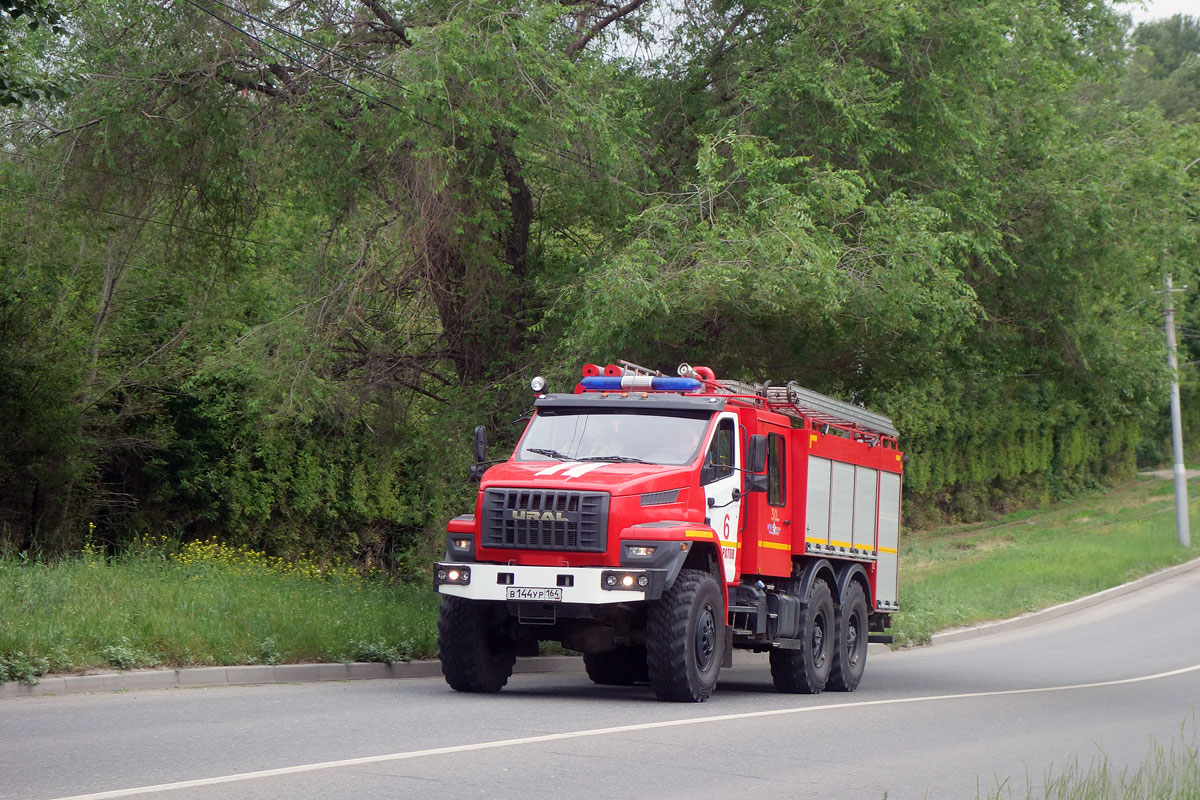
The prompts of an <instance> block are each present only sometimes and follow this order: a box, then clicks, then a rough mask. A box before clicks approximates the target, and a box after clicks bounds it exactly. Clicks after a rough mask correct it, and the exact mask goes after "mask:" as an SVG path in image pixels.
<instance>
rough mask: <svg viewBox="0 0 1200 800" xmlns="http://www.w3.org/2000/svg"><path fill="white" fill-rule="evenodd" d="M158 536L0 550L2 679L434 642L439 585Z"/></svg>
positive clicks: (359, 654) (426, 652) (348, 655)
mask: <svg viewBox="0 0 1200 800" xmlns="http://www.w3.org/2000/svg"><path fill="white" fill-rule="evenodd" d="M318 566H319V565H317V564H316V563H315V562H312V561H306V560H303V559H302V560H299V561H296V562H280V561H278V560H276V559H274V558H270V557H267V556H265V555H263V554H261V553H251V551H248V550H246V549H243V548H234V547H230V546H228V545H220V544H216V545H214V544H211V543H202V544H198V545H184V546H183V547H182V548H179V549H178V550H176V549H174V547H173V546H172V545H171V544H170V543H169V542H168V543H163V542H162V541H161V540H157V539H156V540H153V541H150V542H143V543H141V544H139V545H138V546H137V547H136V548H132V549H130V550H128V551H125V552H121V553H119V554H117V555H113V556H108V557H100V556H97V555H94V554H91V555H89V554H84V555H82V556H76V557H69V558H63V559H55V560H52V561H47V562H36V561H21V560H19V559H16V558H11V557H3V556H0V606H3V608H4V609H5V624H4V626H3V627H0V665H2V667H3V669H4V671H5V674H7V675H8V676H10V677H9V678H8V679H9V680H19V679H21V678H22V676H30V679H32V678H36V676H37V675H38V674H41V673H44V672H46V671H47V670H48V669H52V670H53V671H56V672H61V671H67V670H77V669H90V668H95V667H117V668H120V669H132V668H137V667H149V666H154V665H160V666H171V667H178V666H201V665H218V664H220V665H234V664H271V663H300V662H313V661H357V660H383V661H397V660H407V659H409V658H429V657H432V656H433V655H434V654H435V653H436V647H437V645H436V640H437V602H438V599H437V595H436V594H435V593H433V592H432V591H431V590H430V589H428V588H418V587H414V586H409V585H405V584H402V583H395V582H393V581H391V580H389V579H387V578H386V577H384V576H383V575H381V574H379V573H363V572H358V571H354V572H353V576H352V573H351V572H349V571H347V570H346V569H345V568H344V567H335V566H334V565H327V567H326V568H325V569H324V571H322V570H320V569H318Z"/></svg>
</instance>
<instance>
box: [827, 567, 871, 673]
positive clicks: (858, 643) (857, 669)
mask: <svg viewBox="0 0 1200 800" xmlns="http://www.w3.org/2000/svg"><path fill="white" fill-rule="evenodd" d="M866 668H867V594H866V592H864V591H863V587H862V584H860V583H858V582H857V581H851V582H850V585H849V586H847V587H846V596H845V597H843V598H842V608H841V611H840V613H839V614H838V619H837V636H836V642H835V647H834V656H833V669H832V670H831V671H830V673H829V686H828V688H830V689H832V690H834V691H835V692H853V691H854V690H855V689H857V688H858V684H859V682H860V681H862V676H863V670H865V669H866Z"/></svg>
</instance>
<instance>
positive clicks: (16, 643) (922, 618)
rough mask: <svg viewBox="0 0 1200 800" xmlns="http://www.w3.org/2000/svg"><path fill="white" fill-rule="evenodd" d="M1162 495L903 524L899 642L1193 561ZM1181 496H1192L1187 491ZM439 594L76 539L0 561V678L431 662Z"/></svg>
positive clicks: (308, 566) (200, 552) (1145, 490)
mask: <svg viewBox="0 0 1200 800" xmlns="http://www.w3.org/2000/svg"><path fill="white" fill-rule="evenodd" d="M1172 491H1173V490H1172V484H1171V481H1169V480H1158V479H1149V478H1146V479H1140V480H1138V481H1136V482H1134V483H1131V484H1129V485H1127V486H1124V487H1120V488H1118V489H1114V490H1112V491H1110V492H1108V493H1107V494H1105V495H1103V496H1094V497H1088V498H1084V499H1080V500H1075V501H1072V502H1068V503H1063V504H1059V505H1056V506H1053V507H1050V508H1047V509H1044V510H1041V511H1034V512H1031V511H1023V512H1018V513H1014V514H1010V515H1008V516H1006V517H1002V518H1000V519H998V520H996V521H994V522H990V523H986V524H975V525H963V526H955V527H951V528H942V529H938V530H933V531H926V532H915V533H910V532H906V533H905V535H904V536H903V537H902V541H901V559H900V565H901V566H900V570H901V575H900V603H901V608H902V611H900V613H899V614H897V616H896V620H895V626H894V628H893V632H894V634H895V636H896V641H897V643H898V644H901V645H904V644H921V643H925V642H928V641H929V638H930V636H931V634H933V633H934V632H936V631H938V630H942V629H945V628H950V627H955V626H960V625H969V624H972V623H975V622H980V621H984V620H991V619H1003V618H1007V617H1011V616H1014V615H1017V614H1021V613H1023V612H1026V611H1033V610H1036V609H1039V608H1044V607H1046V606H1050V605H1054V604H1056V603H1060V602H1063V601H1066V600H1070V599H1073V598H1076V597H1080V596H1082V595H1086V594H1090V593H1092V592H1096V591H1099V590H1101V589H1106V588H1109V587H1111V586H1116V585H1118V584H1120V583H1123V582H1125V581H1128V580H1131V579H1133V578H1136V577H1138V576H1141V575H1144V574H1146V573H1149V572H1152V571H1154V570H1156V569H1159V568H1161V567H1165V566H1169V565H1171V564H1176V563H1180V562H1182V561H1185V560H1188V559H1190V558H1196V557H1198V556H1200V548H1198V547H1196V546H1195V545H1193V547H1191V548H1190V549H1187V550H1185V549H1183V548H1181V547H1179V545H1178V544H1177V542H1176V537H1175V527H1174V524H1175V517H1174V504H1173V503H1174V501H1173V496H1172ZM1191 496H1192V497H1194V498H1197V501H1200V486H1193V487H1192V492H1191ZM1194 505H1195V503H1193V507H1194ZM437 603H438V599H437V596H436V595H435V594H434V593H433V591H432V590H431V589H429V588H428V587H421V586H413V585H408V584H402V583H394V582H391V581H389V580H387V579H386V578H385V577H384V576H381V575H379V574H376V573H372V574H366V575H364V574H361V573H360V572H358V571H357V570H354V569H352V568H350V567H348V566H345V565H339V564H332V565H330V564H321V563H319V562H318V561H317V560H316V559H315V558H314V557H309V558H301V559H299V560H295V561H284V560H282V559H278V558H269V557H267V556H266V555H264V554H262V553H257V552H255V551H252V550H247V549H245V548H233V547H230V546H228V545H223V544H220V543H218V542H216V541H208V542H193V543H190V544H188V545H185V546H183V547H182V548H180V547H178V546H176V545H173V544H172V543H171V542H168V541H166V540H163V539H160V540H155V541H143V542H141V543H140V545H139V546H137V547H135V548H133V549H131V550H130V551H129V552H128V553H125V554H123V555H121V556H119V557H115V558H112V557H105V556H104V555H102V554H101V553H99V552H98V551H96V550H93V549H92V548H90V547H89V548H85V550H84V552H83V553H81V554H79V555H78V556H77V557H75V558H70V559H65V560H62V561H58V562H55V563H37V562H28V561H23V560H21V559H19V558H17V557H14V556H0V609H3V616H2V617H0V681H4V680H26V681H35V680H36V679H37V676H38V675H40V674H43V673H45V672H47V671H49V672H71V671H79V670H85V669H91V668H96V667H118V668H122V669H128V668H134V667H151V666H172V667H175V666H193V665H232V664H274V663H302V662H313V661H394V660H403V659H406V658H431V657H433V656H434V655H436V652H437V630H436V629H437V613H436V612H437Z"/></svg>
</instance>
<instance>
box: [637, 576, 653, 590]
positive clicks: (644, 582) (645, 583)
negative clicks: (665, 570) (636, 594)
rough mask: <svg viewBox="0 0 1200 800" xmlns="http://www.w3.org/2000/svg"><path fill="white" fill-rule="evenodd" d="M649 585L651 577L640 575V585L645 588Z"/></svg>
mask: <svg viewBox="0 0 1200 800" xmlns="http://www.w3.org/2000/svg"><path fill="white" fill-rule="evenodd" d="M649 585H650V579H649V578H647V577H646V576H645V575H640V576H638V586H640V587H642V588H643V589H645V588H646V587H647V586H649Z"/></svg>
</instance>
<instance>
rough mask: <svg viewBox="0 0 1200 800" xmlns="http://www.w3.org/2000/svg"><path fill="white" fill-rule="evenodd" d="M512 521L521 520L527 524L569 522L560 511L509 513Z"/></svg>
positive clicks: (515, 511) (518, 511)
mask: <svg viewBox="0 0 1200 800" xmlns="http://www.w3.org/2000/svg"><path fill="white" fill-rule="evenodd" d="M510 513H511V514H512V518H513V519H523V520H528V521H529V522H570V520H569V519H567V518H566V517H565V516H563V513H562V512H561V511H521V510H519V509H517V510H514V511H512V512H510Z"/></svg>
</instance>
